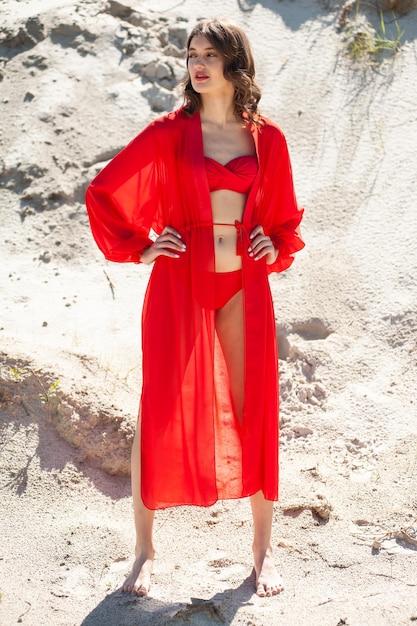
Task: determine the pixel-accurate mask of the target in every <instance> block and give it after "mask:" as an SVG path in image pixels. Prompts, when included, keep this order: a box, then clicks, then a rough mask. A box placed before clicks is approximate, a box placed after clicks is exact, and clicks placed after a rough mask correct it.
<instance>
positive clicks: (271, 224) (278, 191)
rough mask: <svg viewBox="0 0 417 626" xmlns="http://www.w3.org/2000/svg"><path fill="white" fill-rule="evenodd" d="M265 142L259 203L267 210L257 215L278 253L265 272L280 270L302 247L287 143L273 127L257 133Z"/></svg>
mask: <svg viewBox="0 0 417 626" xmlns="http://www.w3.org/2000/svg"><path fill="white" fill-rule="evenodd" d="M263 133H265V134H266V135H267V136H266V137H265V138H264V140H265V143H266V144H267V149H266V156H265V159H266V166H265V170H266V173H265V176H264V184H263V187H264V198H263V203H265V204H266V206H267V209H266V210H265V213H264V215H263V216H262V218H261V223H262V225H263V227H264V231H265V233H266V234H267V235H269V236H270V237H271V240H272V243H273V244H274V246H275V248H276V249H277V250H278V252H279V254H278V257H277V259H276V261H275V262H274V263H271V264H270V265H267V268H268V273H271V272H282V271H283V270H285V269H287V268H288V267H290V265H291V264H292V262H293V261H294V254H295V253H296V252H298V251H299V250H301V249H302V248H304V245H305V244H304V242H303V240H302V239H301V233H300V222H301V219H302V217H303V212H304V211H303V209H301V208H299V206H298V203H297V199H296V195H295V190H294V183H293V176H292V168H291V161H290V157H289V153H288V147H287V142H286V140H285V137H284V135H283V133H282V131H281V130H280V129H279V128H277V127H276V126H273V127H271V126H269V127H267V128H265V129H264V131H263V132H262V133H261V135H262V134H263Z"/></svg>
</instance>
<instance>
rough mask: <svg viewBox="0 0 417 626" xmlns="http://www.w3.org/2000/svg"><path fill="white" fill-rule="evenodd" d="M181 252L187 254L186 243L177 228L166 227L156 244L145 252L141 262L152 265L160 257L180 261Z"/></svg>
mask: <svg viewBox="0 0 417 626" xmlns="http://www.w3.org/2000/svg"><path fill="white" fill-rule="evenodd" d="M181 252H185V243H184V242H183V240H182V237H181V235H180V234H179V232H177V231H176V230H175V228H172V227H171V226H165V228H164V230H163V231H162V233H161V234H160V235H159V236H158V237H157V238H156V239H155V241H154V243H153V244H152V245H151V246H150V247H149V248H146V250H144V251H143V253H142V255H141V257H140V260H141V262H142V263H145V265H150V264H151V263H153V262H154V261H155V259H157V258H158V257H159V256H169V257H171V258H173V259H178V258H179V256H180V254H181Z"/></svg>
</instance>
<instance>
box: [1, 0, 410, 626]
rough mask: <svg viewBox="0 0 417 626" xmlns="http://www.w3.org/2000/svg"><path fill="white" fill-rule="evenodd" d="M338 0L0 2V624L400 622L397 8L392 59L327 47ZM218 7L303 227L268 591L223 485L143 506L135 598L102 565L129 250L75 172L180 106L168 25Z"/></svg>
mask: <svg viewBox="0 0 417 626" xmlns="http://www.w3.org/2000/svg"><path fill="white" fill-rule="evenodd" d="M340 10H341V6H340V5H335V4H333V3H322V4H319V3H316V2H313V0H301V1H297V2H289V1H287V0H285V1H283V2H276V1H275V0H260V1H258V2H255V1H254V0H240V1H239V2H235V1H232V0H230V1H229V2H224V1H222V2H221V1H220V0H210V2H209V3H202V2H197V1H196V0H183V1H182V2H175V1H172V0H169V1H168V0H153V1H152V2H151V1H150V0H137V1H136V0H135V1H134V0H132V1H130V0H129V1H126V4H125V5H118V4H117V3H116V2H112V3H110V4H109V5H108V6H107V8H106V4H105V3H104V2H98V1H97V2H95V1H94V2H86V1H79V2H78V3H77V2H75V1H74V0H65V1H64V2H58V1H57V0H45V1H42V2H35V1H32V2H12V1H11V0H6V1H4V2H3V3H2V4H1V7H0V13H1V19H0V29H1V31H0V37H1V44H0V120H1V122H0V124H1V136H0V141H1V155H0V159H1V162H0V184H1V186H2V187H1V194H0V209H1V214H2V220H1V227H0V228H1V234H0V246H1V259H2V262H1V264H0V289H1V312H0V339H1V344H0V419H1V423H0V507H1V508H0V510H1V522H2V523H1V533H0V592H1V599H0V624H1V625H2V626H10V625H12V624H16V623H22V624H26V625H28V626H39V625H45V626H81V625H83V626H87V625H88V626H133V625H134V624H135V625H136V624H149V625H153V624H155V625H156V624H161V625H162V624H170V623H173V624H196V625H202V624H216V623H224V624H233V625H236V626H237V625H240V626H258V625H264V624H265V625H268V626H269V625H283V626H286V625H291V626H292V625H294V624H295V625H297V626H298V625H300V626H304V625H305V626H311V625H316V624H317V625H318V624H320V625H326V626H327V625H332V626H336V625H343V624H347V625H349V626H364V625H366V626H374V625H375V626H381V624H383V625H393V626H394V625H395V626H397V625H402V624H411V623H413V622H415V621H417V522H416V518H417V495H416V493H417V480H416V477H417V437H416V423H417V390H416V378H417V335H416V330H417V278H416V276H417V272H416V271H417V244H416V241H417V217H416V210H415V198H416V194H417V176H416V166H415V163H416V156H417V109H416V104H415V85H416V84H417V42H416V36H417V12H416V11H413V12H411V13H408V15H405V16H399V17H398V18H397V19H398V25H399V27H400V28H401V29H402V30H403V31H404V35H403V39H402V42H403V43H402V47H401V50H400V52H399V53H398V54H397V56H396V57H395V58H394V59H386V60H385V61H382V62H381V63H378V64H373V65H372V64H369V63H366V62H365V61H361V62H359V63H354V62H353V61H352V60H351V59H350V58H349V57H348V55H347V54H346V45H345V43H344V42H343V37H344V33H343V32H340V29H338V16H339V15H340ZM216 14H217V15H222V16H229V17H231V18H233V19H234V20H235V21H237V22H238V23H240V24H242V25H243V26H244V27H245V28H246V29H247V32H248V34H249V36H250V39H251V41H252V43H253V48H254V53H255V57H256V60H257V68H258V79H259V82H260V84H261V86H262V88H263V93H264V97H263V100H262V110H263V111H264V112H265V113H266V114H268V116H270V117H272V118H274V119H275V120H277V121H278V122H279V123H280V125H281V126H282V128H283V130H284V132H285V133H286V135H287V139H288V143H289V147H290V151H291V155H292V160H293V166H294V177H295V182H296V187H297V191H298V196H299V200H300V203H301V204H302V205H303V206H305V208H306V215H305V221H304V230H303V233H304V238H305V240H306V244H307V245H306V248H305V250H303V251H302V252H301V253H300V254H299V255H298V258H297V260H296V262H295V263H294V265H293V267H292V268H291V269H290V270H289V271H288V272H286V273H285V274H283V275H280V276H273V277H272V278H271V287H272V291H273V297H274V302H275V305H276V319H277V332H278V335H279V344H280V372H281V496H280V501H279V503H277V505H276V508H275V523H274V531H273V545H274V549H275V553H276V557H277V561H278V562H279V566H280V568H281V571H282V574H283V577H284V580H285V584H286V590H285V591H284V593H283V594H281V595H280V596H279V597H275V598H264V599H261V598H258V597H257V596H255V595H254V594H253V589H254V587H253V583H254V580H253V574H252V564H251V549H250V545H251V521H250V510H249V503H248V502H247V501H245V500H242V501H236V502H219V503H217V504H216V505H215V506H213V507H211V508H209V509H200V508H178V509H171V510H167V511H164V512H160V513H158V515H157V520H156V542H157V548H158V555H157V560H156V563H155V575H154V579H153V586H152V590H151V595H150V597H148V598H145V599H138V598H133V597H131V596H129V595H126V594H122V593H121V592H120V585H121V583H122V582H123V579H124V576H125V574H126V573H127V572H128V571H129V567H130V564H131V562H132V554H133V543H134V534H133V520H132V511H131V498H130V486H129V478H128V475H127V474H128V471H129V451H130V444H131V441H132V434H133V430H134V424H135V417H136V412H137V406H138V399H139V392H140V376H141V375H140V313H141V302H142V298H143V294H144V290H145V288H146V281H147V277H148V274H149V270H148V268H146V267H140V266H133V265H132V266H128V265H126V266H124V265H116V264H111V263H108V262H106V261H104V260H103V259H102V257H101V255H100V253H99V252H98V250H97V249H96V248H95V245H94V242H93V241H92V238H91V235H90V232H89V227H88V222H87V218H86V214H85V209H84V206H83V194H84V191H85V187H86V185H87V183H88V181H89V180H91V178H92V177H93V176H94V173H95V172H96V171H98V170H99V169H100V168H101V167H102V166H103V164H104V162H105V161H106V160H107V159H109V158H110V157H111V156H112V155H113V154H115V153H116V152H117V151H118V150H119V149H120V148H121V147H122V146H123V145H125V144H126V143H127V141H128V140H129V139H131V138H132V137H133V136H134V135H135V134H136V133H137V132H139V130H140V129H141V128H143V126H144V125H145V124H146V123H147V122H148V121H149V120H150V119H152V118H153V117H155V116H156V115H160V114H161V112H163V111H164V110H167V109H170V108H173V107H175V106H177V105H178V104H179V103H180V101H179V100H178V96H177V94H176V91H175V88H174V85H175V83H176V81H177V80H178V79H179V78H180V77H181V75H182V72H183V60H182V48H181V47H182V45H183V42H184V37H185V34H186V32H187V30H189V28H190V26H192V25H193V24H194V22H195V21H196V19H198V18H200V17H203V16H210V15H216ZM385 15H386V22H387V28H388V30H389V34H392V33H394V34H395V29H396V26H395V21H394V20H393V16H392V14H390V13H388V14H385ZM369 16H370V19H372V20H373V21H374V23H375V24H377V23H378V18H377V16H375V15H372V13H370V14H369ZM58 382H59V385H57V383H58Z"/></svg>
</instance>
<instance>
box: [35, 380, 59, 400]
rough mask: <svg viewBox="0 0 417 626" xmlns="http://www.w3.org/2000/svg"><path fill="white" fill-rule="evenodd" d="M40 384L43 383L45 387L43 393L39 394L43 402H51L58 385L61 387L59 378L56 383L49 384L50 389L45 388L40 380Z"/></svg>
mask: <svg viewBox="0 0 417 626" xmlns="http://www.w3.org/2000/svg"><path fill="white" fill-rule="evenodd" d="M39 384H40V385H41V387H42V389H43V391H42V393H40V394H39V398H40V401H41V402H42V404H48V403H50V402H51V400H52V398H55V397H56V394H57V391H58V387H59V380H56V381H55V382H54V383H52V384H51V385H49V387H48V389H45V387H44V386H43V384H42V383H41V381H39Z"/></svg>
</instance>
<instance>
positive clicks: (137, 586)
mask: <svg viewBox="0 0 417 626" xmlns="http://www.w3.org/2000/svg"><path fill="white" fill-rule="evenodd" d="M154 556H155V550H150V551H149V552H145V551H142V552H141V553H140V554H139V556H138V557H137V558H136V560H135V562H134V563H133V567H132V571H131V572H130V574H129V576H128V577H127V578H126V580H125V582H124V584H123V591H127V592H128V593H132V594H133V595H136V596H147V595H148V593H149V589H150V587H151V574H152V567H153V559H154Z"/></svg>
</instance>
